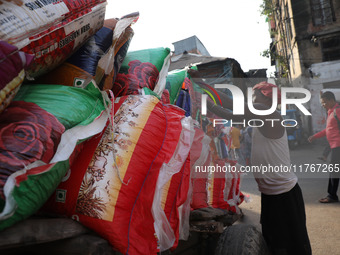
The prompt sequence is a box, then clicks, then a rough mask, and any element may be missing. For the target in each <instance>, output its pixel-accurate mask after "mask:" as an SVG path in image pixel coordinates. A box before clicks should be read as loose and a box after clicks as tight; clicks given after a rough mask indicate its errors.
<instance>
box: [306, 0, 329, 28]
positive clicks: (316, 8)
mask: <svg viewBox="0 0 340 255" xmlns="http://www.w3.org/2000/svg"><path fill="white" fill-rule="evenodd" d="M310 1H311V8H312V16H313V23H314V26H323V25H326V24H331V23H333V22H334V21H335V14H334V9H333V4H332V0H310Z"/></svg>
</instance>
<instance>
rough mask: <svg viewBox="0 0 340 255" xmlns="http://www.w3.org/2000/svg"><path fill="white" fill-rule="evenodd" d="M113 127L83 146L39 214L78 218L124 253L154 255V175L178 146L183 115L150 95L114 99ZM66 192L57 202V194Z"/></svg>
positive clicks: (155, 250)
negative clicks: (50, 213)
mask: <svg viewBox="0 0 340 255" xmlns="http://www.w3.org/2000/svg"><path fill="white" fill-rule="evenodd" d="M114 108H115V110H116V111H117V112H116V113H115V116H114V127H113V130H112V131H111V128H109V127H108V128H107V131H106V132H103V133H102V134H101V136H96V137H93V138H91V139H90V140H89V141H87V142H86V144H84V149H83V151H82V153H81V154H80V155H79V156H78V158H77V159H76V161H75V162H74V164H73V165H72V166H71V173H70V176H69V178H68V179H67V180H66V181H65V182H62V183H61V184H60V185H59V187H58V188H57V191H56V193H55V195H54V196H52V197H51V199H50V200H49V201H48V203H47V204H46V206H45V207H44V210H46V211H49V212H54V213H57V214H62V215H66V216H68V217H72V218H74V219H77V220H79V222H81V223H82V224H84V225H85V226H87V227H89V228H91V229H93V230H94V231H95V232H97V233H98V234H100V235H101V236H103V237H104V238H105V239H107V240H108V241H109V242H110V243H111V244H112V245H113V247H114V248H116V249H117V250H119V251H120V252H121V253H124V254H156V253H157V252H158V251H159V247H158V238H157V234H156V232H155V228H154V221H155V220H154V218H153V215H152V210H151V208H152V204H153V200H154V195H155V189H156V183H157V180H158V175H159V171H160V169H161V167H162V166H163V164H165V163H167V162H168V161H169V160H170V159H171V158H172V157H174V154H175V153H176V148H177V147H178V146H177V145H178V143H179V142H180V136H181V133H182V129H183V127H182V119H183V118H184V113H183V111H182V110H181V109H179V108H177V107H175V106H171V105H170V106H164V105H163V104H162V103H161V102H160V101H159V100H158V99H157V98H156V97H154V96H151V95H145V96H142V95H138V96H127V97H122V98H118V99H116V103H115V105H114ZM59 193H62V194H67V196H66V198H65V199H63V200H62V201H58V194H59Z"/></svg>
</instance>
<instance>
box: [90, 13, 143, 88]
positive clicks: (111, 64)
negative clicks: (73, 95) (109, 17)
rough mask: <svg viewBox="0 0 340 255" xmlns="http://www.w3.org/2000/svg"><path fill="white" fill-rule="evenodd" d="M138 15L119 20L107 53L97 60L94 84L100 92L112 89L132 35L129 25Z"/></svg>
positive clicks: (133, 14)
mask: <svg viewBox="0 0 340 255" xmlns="http://www.w3.org/2000/svg"><path fill="white" fill-rule="evenodd" d="M138 18H139V13H131V14H129V15H126V16H124V17H122V18H121V19H120V20H119V26H117V29H115V34H114V41H113V43H112V45H111V47H110V49H109V50H108V52H107V53H106V54H105V55H104V56H103V57H102V58H101V59H100V60H99V63H98V68H97V71H96V82H97V84H98V86H99V87H100V88H101V89H102V90H108V89H110V90H111V89H112V86H113V84H114V82H115V80H116V77H117V75H118V72H119V70H120V67H121V65H122V64H123V61H124V59H125V56H126V54H127V52H128V49H129V46H130V42H131V40H132V37H133V35H134V32H133V29H132V27H131V25H132V24H133V23H135V22H137V20H138Z"/></svg>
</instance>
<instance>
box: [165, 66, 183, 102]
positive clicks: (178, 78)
mask: <svg viewBox="0 0 340 255" xmlns="http://www.w3.org/2000/svg"><path fill="white" fill-rule="evenodd" d="M186 77H187V71H186V69H181V70H173V71H171V72H169V73H168V75H167V77H166V85H165V89H167V90H168V91H169V94H170V103H171V104H174V103H175V102H176V100H177V98H178V95H179V93H180V91H181V88H182V86H183V83H184V79H185V78H186Z"/></svg>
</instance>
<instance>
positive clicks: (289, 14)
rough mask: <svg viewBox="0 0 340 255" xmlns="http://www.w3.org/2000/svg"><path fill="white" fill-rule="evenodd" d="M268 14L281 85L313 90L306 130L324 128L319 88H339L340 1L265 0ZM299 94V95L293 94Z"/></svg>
mask: <svg viewBox="0 0 340 255" xmlns="http://www.w3.org/2000/svg"><path fill="white" fill-rule="evenodd" d="M263 1H264V6H265V8H264V14H265V15H267V16H268V18H269V21H270V22H269V24H270V34H271V37H272V43H271V45H270V55H271V57H272V64H273V65H274V64H275V66H276V77H277V79H278V80H280V81H281V84H282V86H288V85H292V86H294V87H304V88H307V89H308V90H309V91H310V92H311V95H312V97H311V100H310V101H309V104H308V105H307V108H309V110H310V112H311V113H312V116H311V117H306V116H305V117H304V118H303V125H304V128H305V130H306V131H309V132H310V133H314V132H317V131H320V130H321V129H323V128H325V121H326V113H325V110H324V109H323V108H322V107H321V106H320V92H321V91H324V90H327V89H333V90H334V89H335V90H336V89H339V90H340V1H339V0H263ZM294 96H298V95H294Z"/></svg>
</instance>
